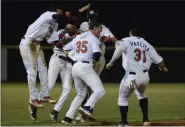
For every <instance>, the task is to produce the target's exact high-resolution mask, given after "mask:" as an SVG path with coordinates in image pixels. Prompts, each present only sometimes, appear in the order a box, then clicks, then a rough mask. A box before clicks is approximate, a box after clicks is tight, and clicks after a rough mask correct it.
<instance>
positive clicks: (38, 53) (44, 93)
mask: <svg viewBox="0 0 185 127" xmlns="http://www.w3.org/2000/svg"><path fill="white" fill-rule="evenodd" d="M89 7H90V5H86V6H84V7H82V8H80V9H79V10H78V11H71V12H66V13H63V10H62V9H61V8H60V7H59V6H58V7H56V8H54V9H53V10H52V11H47V12H45V13H43V14H42V15H41V16H40V17H39V18H38V19H37V20H36V21H35V22H34V23H32V24H31V25H30V26H29V27H28V29H27V32H26V34H25V35H24V37H23V38H22V40H21V42H20V45H19V49H20V54H21V56H22V59H23V63H24V66H25V68H26V72H27V78H28V87H29V91H30V99H29V103H30V105H29V110H30V117H31V118H32V119H33V120H36V114H35V112H36V108H42V107H44V104H43V103H41V101H47V102H49V103H56V100H53V99H52V98H51V97H50V96H49V89H48V82H47V66H46V62H45V58H44V53H43V51H42V47H41V45H40V43H42V41H43V39H44V38H46V39H47V40H48V39H49V38H50V37H51V35H54V36H57V33H56V31H57V29H58V22H59V21H61V20H62V19H64V17H71V16H73V15H76V14H78V13H80V12H83V11H85V10H87V9H88V8H89ZM48 43H52V44H53V43H54V44H55V45H56V46H57V47H61V46H62V43H61V42H60V41H59V39H57V40H55V41H53V42H49V41H48ZM37 71H38V72H39V79H40V83H41V91H40V93H39V94H38V90H37V88H36V87H35V83H36V77H37Z"/></svg>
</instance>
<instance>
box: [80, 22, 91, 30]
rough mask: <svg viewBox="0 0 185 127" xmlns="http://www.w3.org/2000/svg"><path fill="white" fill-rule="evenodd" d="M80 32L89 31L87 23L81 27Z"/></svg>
mask: <svg viewBox="0 0 185 127" xmlns="http://www.w3.org/2000/svg"><path fill="white" fill-rule="evenodd" d="M79 30H80V32H85V31H87V30H89V25H88V23H87V22H83V23H82V24H81V25H80V28H79Z"/></svg>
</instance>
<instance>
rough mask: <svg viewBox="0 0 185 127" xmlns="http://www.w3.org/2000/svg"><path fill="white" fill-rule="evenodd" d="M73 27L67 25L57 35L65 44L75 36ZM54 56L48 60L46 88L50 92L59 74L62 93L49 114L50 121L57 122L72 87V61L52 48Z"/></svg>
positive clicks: (60, 51)
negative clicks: (47, 87)
mask: <svg viewBox="0 0 185 127" xmlns="http://www.w3.org/2000/svg"><path fill="white" fill-rule="evenodd" d="M77 32H78V31H77V29H76V26H75V25H72V24H67V25H66V28H65V29H61V30H59V31H58V35H59V37H60V39H61V41H62V42H63V43H64V42H65V44H66V43H68V42H70V41H72V39H73V38H72V37H73V36H74V35H75V34H77ZM53 52H54V54H53V55H52V56H51V58H50V62H49V69H48V86H49V89H50V90H51V89H52V88H53V87H54V85H55V82H56V79H57V77H58V74H59V73H60V77H61V81H62V87H63V91H62V93H61V95H60V98H59V100H58V102H57V103H56V104H55V106H54V109H53V111H52V112H51V113H50V117H51V120H52V121H53V122H57V116H58V113H59V111H60V110H61V108H62V106H63V104H64V102H65V100H66V99H67V97H68V95H69V93H70V91H71V86H72V75H71V69H72V63H73V61H72V60H71V59H70V58H69V57H68V56H66V54H64V52H63V50H62V49H59V48H57V47H54V49H53Z"/></svg>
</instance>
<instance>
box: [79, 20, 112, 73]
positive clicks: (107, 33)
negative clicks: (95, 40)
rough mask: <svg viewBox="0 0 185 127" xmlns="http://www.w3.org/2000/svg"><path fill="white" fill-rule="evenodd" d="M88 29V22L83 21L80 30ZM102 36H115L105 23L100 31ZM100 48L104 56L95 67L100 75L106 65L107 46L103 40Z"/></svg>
mask: <svg viewBox="0 0 185 127" xmlns="http://www.w3.org/2000/svg"><path fill="white" fill-rule="evenodd" d="M88 29H89V24H88V22H83V23H82V24H81V25H80V28H79V30H80V31H81V32H85V31H87V30H88ZM102 36H106V37H107V36H109V37H114V35H113V34H112V32H111V31H110V30H109V29H108V28H107V27H106V26H105V25H102V32H101V33H100V37H99V38H101V37H102ZM100 49H101V51H102V56H101V57H100V60H99V62H98V63H97V64H96V66H95V67H94V69H95V71H96V72H97V74H98V75H100V74H101V72H102V71H103V69H104V66H105V56H104V55H105V50H106V46H105V43H104V42H101V44H100Z"/></svg>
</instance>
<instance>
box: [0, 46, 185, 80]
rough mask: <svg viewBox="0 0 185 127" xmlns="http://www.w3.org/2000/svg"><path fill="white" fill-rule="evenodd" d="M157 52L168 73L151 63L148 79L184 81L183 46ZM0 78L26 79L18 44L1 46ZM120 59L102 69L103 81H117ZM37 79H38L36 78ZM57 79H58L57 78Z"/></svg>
mask: <svg viewBox="0 0 185 127" xmlns="http://www.w3.org/2000/svg"><path fill="white" fill-rule="evenodd" d="M156 49H157V51H158V53H159V54H160V55H161V56H162V57H163V58H164V61H165V64H166V66H167V67H168V69H169V72H168V73H162V72H160V71H159V69H158V67H157V66H156V65H154V64H152V66H151V69H150V72H149V74H150V81H151V82H153V83H185V61H184V58H185V57H184V54H185V49H184V48H159V47H158V48H156ZM1 51H2V52H1V79H2V80H7V81H18V82H24V81H26V80H27V75H26V71H25V67H24V65H23V61H22V58H21V56H20V52H19V49H18V46H2V49H1ZM43 51H44V54H45V59H46V61H47V63H48V62H49V59H50V56H51V55H52V53H53V51H52V48H51V47H46V48H44V49H43ZM113 51H114V48H111V47H109V48H108V49H107V50H106V54H105V57H106V60H107V62H108V61H109V60H110V58H111V57H112V54H113ZM121 62H122V59H121V58H120V59H119V60H118V61H117V62H116V64H115V65H114V66H113V68H112V69H111V70H106V69H105V70H104V71H103V73H102V75H101V79H102V81H103V82H117V83H119V82H120V81H121V79H122V77H123V76H124V70H123V68H122V63H121ZM37 81H39V80H37ZM58 81H60V79H59V78H58Z"/></svg>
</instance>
